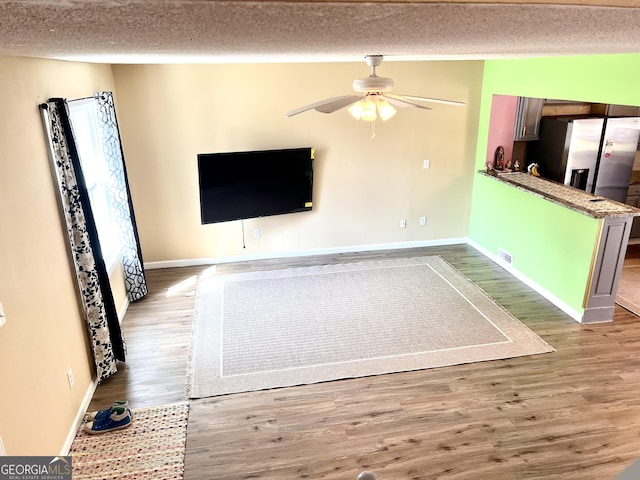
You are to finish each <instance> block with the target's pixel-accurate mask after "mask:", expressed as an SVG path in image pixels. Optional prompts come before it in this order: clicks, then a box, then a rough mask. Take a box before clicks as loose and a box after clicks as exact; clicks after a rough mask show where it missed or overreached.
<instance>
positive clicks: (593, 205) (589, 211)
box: [478, 171, 640, 218]
mask: <svg viewBox="0 0 640 480" xmlns="http://www.w3.org/2000/svg"><path fill="white" fill-rule="evenodd" d="M478 173H480V174H482V175H485V176H487V177H490V178H494V179H496V180H498V181H500V182H503V183H506V184H508V185H512V186H514V187H516V188H519V189H520V190H524V191H527V192H529V193H531V194H533V195H536V196H538V197H541V198H544V199H545V200H548V201H550V202H553V203H556V204H558V205H562V206H563V207H566V208H569V209H571V210H575V211H576V212H580V213H583V214H585V215H589V216H590V217H593V218H606V217H638V216H640V209H638V208H635V207H632V206H630V205H625V204H624V203H619V202H616V201H613V200H609V199H608V198H604V197H600V196H597V195H592V194H590V193H587V192H585V191H582V190H579V189H577V188H574V187H569V186H567V185H563V184H561V183H557V182H553V181H551V180H546V179H544V178H541V177H534V176H533V175H529V174H528V173H524V172H506V173H501V172H486V171H480V172H478Z"/></svg>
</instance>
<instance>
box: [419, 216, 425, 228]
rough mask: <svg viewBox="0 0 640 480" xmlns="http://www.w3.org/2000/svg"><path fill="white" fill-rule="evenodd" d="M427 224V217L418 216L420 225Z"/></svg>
mask: <svg viewBox="0 0 640 480" xmlns="http://www.w3.org/2000/svg"><path fill="white" fill-rule="evenodd" d="M426 224H427V217H420V226H421V227H424V226H425V225H426Z"/></svg>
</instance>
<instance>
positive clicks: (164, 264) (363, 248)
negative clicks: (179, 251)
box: [144, 238, 467, 270]
mask: <svg viewBox="0 0 640 480" xmlns="http://www.w3.org/2000/svg"><path fill="white" fill-rule="evenodd" d="M465 243H467V239H466V238H445V239H441V240H425V241H416V242H397V243H381V244H372V245H351V246H346V247H333V248H320V249H317V250H302V251H296V252H281V253H254V254H249V255H233V256H229V257H211V258H189V259H184V260H166V261H160V262H145V264H144V268H147V269H150V270H152V269H155V268H174V267H193V266H199V265H215V264H221V263H231V262H246V261H251V260H271V259H275V258H291V257H308V256H311V255H330V254H335V253H354V252H369V251H374V250H399V249H403V248H419V247H439V246H442V245H460V244H465Z"/></svg>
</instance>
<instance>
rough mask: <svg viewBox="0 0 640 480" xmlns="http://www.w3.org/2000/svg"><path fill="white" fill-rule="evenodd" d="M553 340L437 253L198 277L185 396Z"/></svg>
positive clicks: (515, 351)
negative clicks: (433, 254)
mask: <svg viewBox="0 0 640 480" xmlns="http://www.w3.org/2000/svg"><path fill="white" fill-rule="evenodd" d="M550 351H553V348H552V347H551V346H549V345H548V344H547V343H546V342H544V341H543V340H542V339H541V338H539V337H538V336H537V335H536V334H535V333H533V332H532V331H531V330H529V329H528V328H527V327H526V326H525V325H523V324H522V323H521V322H520V321H518V320H517V319H516V318H514V317H513V316H512V315H510V314H509V313H508V312H507V311H505V310H504V309H503V308H501V307H500V306H498V305H497V304H495V303H494V302H493V301H492V300H491V299H490V298H489V297H488V296H487V295H485V294H484V292H483V291H482V290H481V289H480V288H479V287H477V286H476V285H475V284H473V283H472V282H470V281H469V280H468V279H467V278H466V277H464V276H463V275H462V274H461V273H460V272H459V271H457V270H456V269H454V268H453V267H452V266H450V265H449V264H448V263H446V262H445V261H444V260H443V259H442V258H440V257H436V256H431V257H422V258H405V259H388V260H380V261H367V262H360V263H351V264H340V265H322V266H313V267H302V268H294V269H286V270H273V271H263V272H251V273H242V274H228V275H216V274H211V275H209V276H205V277H203V278H202V279H201V280H200V284H199V286H198V292H197V297H196V308H195V314H194V334H193V339H192V346H191V353H190V367H189V371H190V372H189V378H188V381H187V393H188V395H189V396H190V397H191V398H201V397H208V396H214V395H221V394H227V393H236V392H244V391H252V390H261V389H269V388H276V387H284V386H292V385H300V384H309V383H316V382H322V381H329V380H337V379H343V378H353V377H363V376H368V375H377V374H385V373H392V372H401V371H409V370H420V369H425V368H434V367H442V366H446V365H455V364H461V363H469V362H478V361H484V360H494V359H501V358H508V357H515V356H523V355H533V354H538V353H545V352H550Z"/></svg>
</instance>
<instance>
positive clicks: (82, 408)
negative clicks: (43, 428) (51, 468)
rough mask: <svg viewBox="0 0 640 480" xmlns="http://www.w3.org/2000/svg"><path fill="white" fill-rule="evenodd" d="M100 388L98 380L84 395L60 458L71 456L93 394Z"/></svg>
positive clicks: (93, 382) (92, 383) (90, 385)
mask: <svg viewBox="0 0 640 480" xmlns="http://www.w3.org/2000/svg"><path fill="white" fill-rule="evenodd" d="M96 388H98V379H97V378H96V379H95V380H94V381H92V382H91V383H90V384H89V387H88V388H87V391H86V392H85V394H84V398H83V399H82V403H81V404H80V408H79V409H78V411H77V412H76V417H75V419H74V420H73V424H72V425H71V429H70V430H69V433H68V434H67V438H66V440H65V442H64V445H63V447H62V450H61V452H60V456H62V457H64V456H66V455H69V450H71V444H72V443H73V439H74V438H76V433H78V429H79V428H80V425H82V421H83V420H84V415H85V413H86V412H87V409H88V408H89V404H90V403H91V399H92V398H93V394H94V393H95V391H96Z"/></svg>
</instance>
